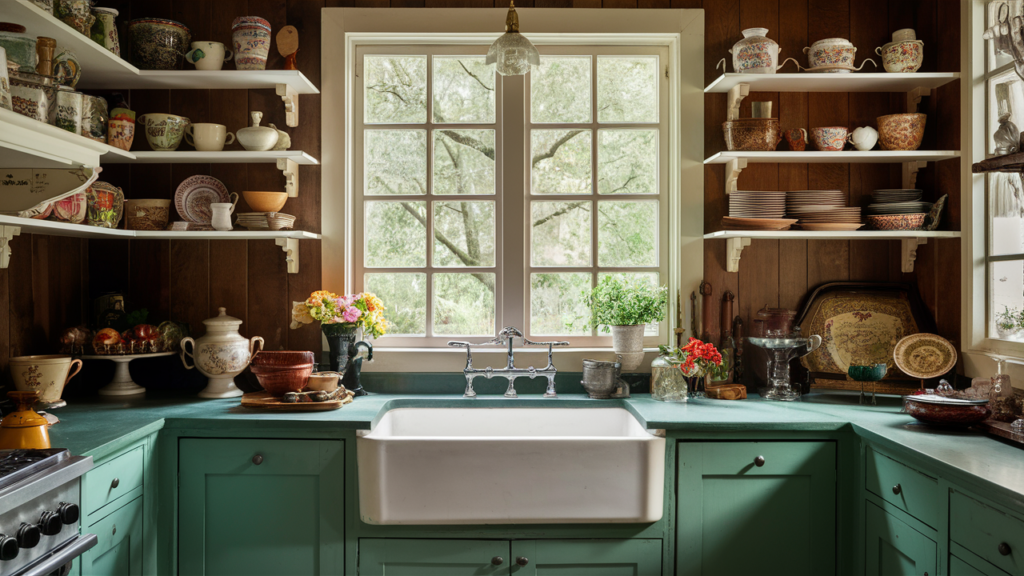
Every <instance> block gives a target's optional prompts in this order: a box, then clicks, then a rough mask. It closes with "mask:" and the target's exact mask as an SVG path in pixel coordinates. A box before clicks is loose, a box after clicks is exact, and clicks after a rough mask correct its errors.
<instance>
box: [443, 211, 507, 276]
mask: <svg viewBox="0 0 1024 576" xmlns="http://www.w3.org/2000/svg"><path fill="white" fill-rule="evenodd" d="M434 266H440V267H447V266H459V267H463V266H494V202H434Z"/></svg>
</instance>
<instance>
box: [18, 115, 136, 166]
mask: <svg viewBox="0 0 1024 576" xmlns="http://www.w3.org/2000/svg"><path fill="white" fill-rule="evenodd" d="M101 156H103V157H104V158H103V161H108V160H109V159H110V158H119V159H122V160H124V161H131V160H133V159H134V158H135V155H133V154H132V153H130V152H125V151H124V150H121V149H120V148H114V147H113V146H109V145H107V144H104V143H102V142H97V141H95V140H90V139H88V138H86V137H85V136H82V135H80V134H75V133H72V132H68V131H67V130H63V129H61V128H57V127H56V126H52V125H50V124H47V123H45V122H40V121H38V120H35V119H33V118H29V117H28V116H22V115H21V114H18V113H17V112H13V111H11V110H4V109H3V108H0V167H6V168H64V169H69V168H78V167H81V166H89V167H95V166H99V165H100V157H101Z"/></svg>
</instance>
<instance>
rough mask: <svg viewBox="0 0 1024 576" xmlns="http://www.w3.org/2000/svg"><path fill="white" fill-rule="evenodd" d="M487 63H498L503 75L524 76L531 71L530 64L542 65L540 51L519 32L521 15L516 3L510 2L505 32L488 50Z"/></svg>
mask: <svg viewBox="0 0 1024 576" xmlns="http://www.w3.org/2000/svg"><path fill="white" fill-rule="evenodd" d="M484 62H485V63H486V64H497V66H496V68H497V70H498V74H501V75H502V76H522V75H524V74H526V73H527V72H529V71H530V65H531V64H532V65H534V66H539V65H540V52H537V47H536V46H534V45H533V43H532V42H530V41H529V40H527V39H526V37H525V36H523V35H522V34H520V33H519V15H518V14H516V5H515V3H513V2H510V3H509V7H508V16H507V17H506V18H505V33H504V34H502V35H501V36H499V37H498V39H497V40H495V41H494V44H491V47H490V48H489V49H488V50H487V59H486V60H485V61H484Z"/></svg>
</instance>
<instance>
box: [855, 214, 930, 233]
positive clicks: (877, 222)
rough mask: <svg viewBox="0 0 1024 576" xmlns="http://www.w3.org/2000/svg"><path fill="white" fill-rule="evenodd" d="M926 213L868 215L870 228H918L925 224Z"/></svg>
mask: <svg viewBox="0 0 1024 576" xmlns="http://www.w3.org/2000/svg"><path fill="white" fill-rule="evenodd" d="M925 216H926V214H886V215H884V216H868V217H867V223H868V227H869V228H873V229H875V230H917V229H918V228H920V227H921V226H923V225H924V217H925Z"/></svg>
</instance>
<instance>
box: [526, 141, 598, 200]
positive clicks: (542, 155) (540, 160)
mask: <svg viewBox="0 0 1024 576" xmlns="http://www.w3.org/2000/svg"><path fill="white" fill-rule="evenodd" d="M592 145H593V136H592V133H591V131H590V130H533V131H532V132H531V134H530V146H531V151H530V154H531V158H532V160H531V164H532V168H533V170H532V171H533V179H532V192H533V193H534V194H591V193H592V191H593V185H592V184H591V166H590V165H591V162H592V158H591V146H592Z"/></svg>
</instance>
